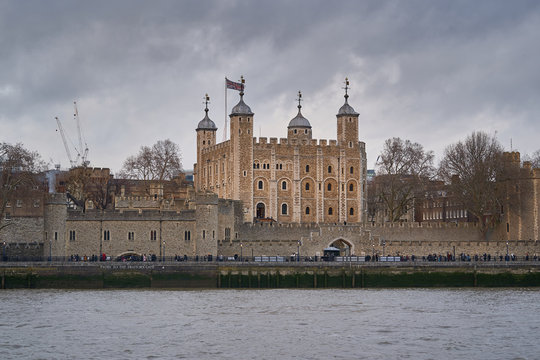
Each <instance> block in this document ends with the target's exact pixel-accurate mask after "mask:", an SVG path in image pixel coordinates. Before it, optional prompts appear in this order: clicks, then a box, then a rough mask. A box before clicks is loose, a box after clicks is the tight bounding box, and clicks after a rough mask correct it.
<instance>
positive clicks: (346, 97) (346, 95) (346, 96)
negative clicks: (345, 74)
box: [343, 78, 349, 102]
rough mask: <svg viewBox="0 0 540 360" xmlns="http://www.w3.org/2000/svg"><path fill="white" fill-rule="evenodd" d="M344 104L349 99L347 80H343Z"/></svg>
mask: <svg viewBox="0 0 540 360" xmlns="http://www.w3.org/2000/svg"><path fill="white" fill-rule="evenodd" d="M343 89H345V102H347V99H348V98H349V94H347V91H348V90H349V78H345V87H344V88H343Z"/></svg>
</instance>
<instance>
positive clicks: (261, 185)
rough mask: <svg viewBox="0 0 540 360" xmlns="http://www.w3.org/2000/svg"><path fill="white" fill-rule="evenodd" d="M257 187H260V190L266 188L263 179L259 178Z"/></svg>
mask: <svg viewBox="0 0 540 360" xmlns="http://www.w3.org/2000/svg"><path fill="white" fill-rule="evenodd" d="M257 188H258V189H259V190H262V189H263V188H264V185H263V182H262V180H259V182H258V185H257Z"/></svg>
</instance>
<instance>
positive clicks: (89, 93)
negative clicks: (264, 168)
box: [0, 0, 540, 172]
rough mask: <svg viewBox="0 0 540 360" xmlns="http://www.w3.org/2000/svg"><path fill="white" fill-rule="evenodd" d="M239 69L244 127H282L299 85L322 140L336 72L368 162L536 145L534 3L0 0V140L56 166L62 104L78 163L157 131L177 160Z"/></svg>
mask: <svg viewBox="0 0 540 360" xmlns="http://www.w3.org/2000/svg"><path fill="white" fill-rule="evenodd" d="M240 75H244V77H245V78H246V95H245V98H244V99H245V102H246V103H247V104H248V105H249V106H250V107H251V109H252V111H253V112H254V113H255V119H254V120H255V123H254V132H255V135H256V136H259V134H261V136H263V137H278V138H280V137H286V134H287V131H286V130H287V129H286V128H287V124H288V122H289V121H290V120H291V119H292V118H293V117H294V116H295V115H296V112H297V109H296V105H297V103H296V101H295V99H296V94H297V92H298V90H301V91H302V93H303V99H304V102H303V104H302V105H303V108H302V113H303V114H304V116H305V117H306V118H307V119H309V121H310V122H311V125H312V127H313V137H314V138H322V139H335V138H336V117H335V115H336V113H337V111H338V109H339V107H340V106H341V105H342V104H343V100H344V99H343V90H342V87H343V81H344V79H345V77H348V78H349V79H350V83H351V85H350V86H351V89H350V91H349V94H350V98H349V103H350V104H351V105H352V106H353V107H354V109H355V110H356V111H357V112H359V113H360V140H361V141H364V142H365V143H366V149H367V152H368V168H373V165H374V163H375V160H376V158H377V155H378V154H379V153H380V151H381V149H382V145H383V142H384V140H385V139H387V138H391V137H401V138H403V139H409V140H412V141H414V142H419V143H421V144H422V145H423V146H424V148H425V149H426V150H433V151H435V154H436V158H437V162H438V160H439V159H440V158H441V156H442V154H443V150H444V148H445V146H447V145H449V144H451V143H453V142H456V141H458V140H460V139H464V138H465V137H466V136H467V135H469V134H470V133H471V132H472V131H475V130H483V131H485V132H488V133H489V134H495V133H496V134H497V137H498V139H499V140H500V142H501V143H502V144H503V146H504V147H505V149H507V150H509V149H510V146H511V142H512V144H513V149H514V150H518V151H520V152H521V153H522V154H526V153H532V152H534V151H535V150H537V149H540V141H539V140H538V139H539V135H540V121H539V120H540V119H539V117H540V116H539V115H540V1H519V0H513V1H506V0H505V1H496V0H488V1H479V0H475V1H469V0H467V1H455V0H452V1H450V0H448V1H435V0H426V1H414V0H408V1H379V0H373V1H328V0H324V1H291V0H286V1H276V0H272V1H233V0H219V1H202V0H201V1H110V0H108V1H67V0H66V1H53V0H48V1H19V0H14V1H5V0H1V1H0V141H7V142H10V143H15V142H22V143H23V144H24V145H25V146H26V147H27V148H30V149H32V150H37V151H39V152H40V153H41V154H42V157H43V158H44V159H45V160H46V161H51V163H52V164H54V163H61V164H62V167H63V168H67V167H68V166H69V162H68V160H67V156H66V153H65V150H64V146H63V144H62V140H61V137H60V134H59V133H58V132H57V131H56V129H57V126H56V122H55V120H54V118H55V116H58V117H59V118H60V119H61V121H62V122H63V124H64V127H65V130H66V132H67V135H68V137H69V138H70V139H71V140H70V141H72V142H73V143H74V144H77V132H76V127H75V122H74V120H73V101H75V100H76V101H77V103H78V109H79V114H80V118H81V121H82V128H83V135H84V137H85V139H86V143H87V144H88V147H89V160H90V162H91V165H93V166H96V167H110V168H111V169H112V170H113V171H114V172H116V171H118V170H120V168H121V166H122V163H123V161H124V160H125V159H126V158H127V157H128V156H130V155H133V154H136V153H137V152H138V149H139V148H140V146H141V145H152V144H153V143H155V142H156V141H157V140H161V139H166V138H169V139H171V140H172V141H174V142H176V143H178V144H179V145H180V148H181V151H182V157H183V164H184V168H185V169H192V168H193V163H194V162H195V160H196V145H195V139H196V133H195V128H196V127H197V124H198V122H199V121H200V120H201V119H202V118H203V117H204V111H203V110H204V105H203V97H204V94H205V93H208V94H209V95H210V98H211V103H210V106H209V107H210V112H209V115H210V118H211V119H212V120H213V121H214V122H215V123H216V125H217V126H218V128H219V130H218V133H217V137H218V140H219V141H221V140H222V139H223V132H222V131H223V126H224V121H225V99H224V78H225V76H227V77H228V78H229V79H232V80H238V79H239V78H240ZM237 102H238V92H236V91H232V90H229V93H228V109H229V111H230V109H231V108H232V107H233V106H234V105H235V104H236V103H237ZM70 146H71V145H70ZM72 153H75V150H73V149H72Z"/></svg>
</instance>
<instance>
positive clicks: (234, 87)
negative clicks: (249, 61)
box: [225, 78, 244, 91]
mask: <svg viewBox="0 0 540 360" xmlns="http://www.w3.org/2000/svg"><path fill="white" fill-rule="evenodd" d="M225 85H226V87H227V89H232V90H237V91H242V90H244V84H242V83H237V82H234V81H231V80H229V79H227V78H225Z"/></svg>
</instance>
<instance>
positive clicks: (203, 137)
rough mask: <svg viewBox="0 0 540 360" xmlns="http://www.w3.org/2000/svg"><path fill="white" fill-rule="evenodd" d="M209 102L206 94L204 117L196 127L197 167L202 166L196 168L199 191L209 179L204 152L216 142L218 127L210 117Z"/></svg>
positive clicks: (196, 182)
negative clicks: (204, 167)
mask: <svg viewBox="0 0 540 360" xmlns="http://www.w3.org/2000/svg"><path fill="white" fill-rule="evenodd" d="M209 102H210V97H209V96H208V94H206V95H205V96H204V104H205V108H204V112H205V115H204V119H202V120H201V121H200V122H199V125H198V126H197V129H196V131H197V167H200V168H195V169H194V172H195V189H196V190H197V191H201V189H202V188H203V182H205V181H206V179H207V176H205V174H203V171H204V170H203V168H202V167H203V166H204V164H202V152H203V151H204V150H205V149H208V148H209V147H211V146H213V145H215V144H216V131H217V127H216V124H215V123H214V122H213V121H212V120H210V118H209V117H208V103H209ZM206 188H208V186H206Z"/></svg>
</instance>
